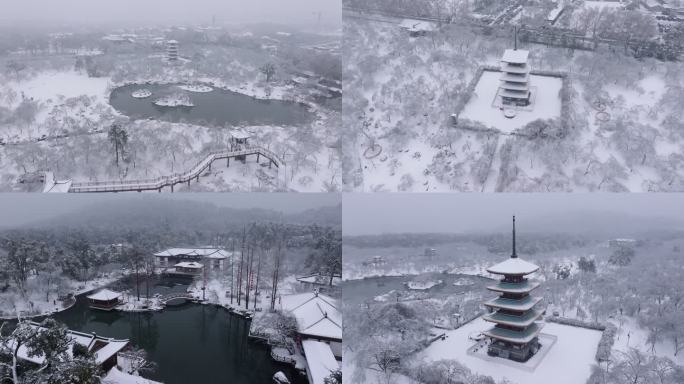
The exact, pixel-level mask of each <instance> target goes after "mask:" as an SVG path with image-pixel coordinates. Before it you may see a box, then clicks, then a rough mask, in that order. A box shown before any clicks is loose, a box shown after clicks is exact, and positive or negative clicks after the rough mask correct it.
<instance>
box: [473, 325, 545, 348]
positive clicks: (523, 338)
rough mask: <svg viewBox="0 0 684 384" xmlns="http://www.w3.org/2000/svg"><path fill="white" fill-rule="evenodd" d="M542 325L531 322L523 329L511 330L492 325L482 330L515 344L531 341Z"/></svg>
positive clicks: (493, 336) (488, 334) (487, 334)
mask: <svg viewBox="0 0 684 384" xmlns="http://www.w3.org/2000/svg"><path fill="white" fill-rule="evenodd" d="M542 327H543V325H542V324H540V323H532V325H530V326H529V327H527V328H526V329H525V330H523V331H513V330H510V329H505V328H500V327H493V328H491V329H489V330H486V331H484V332H482V334H484V335H485V336H489V337H492V338H495V339H498V340H504V341H508V342H511V343H516V344H525V343H529V342H530V341H532V340H533V339H534V338H535V337H537V336H538V335H539V333H540V332H541V329H542Z"/></svg>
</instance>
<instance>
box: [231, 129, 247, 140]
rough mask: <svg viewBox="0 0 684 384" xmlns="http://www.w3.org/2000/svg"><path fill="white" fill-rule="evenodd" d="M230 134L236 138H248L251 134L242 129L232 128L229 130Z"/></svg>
mask: <svg viewBox="0 0 684 384" xmlns="http://www.w3.org/2000/svg"><path fill="white" fill-rule="evenodd" d="M230 135H231V136H233V138H234V139H238V140H243V139H249V138H250V137H252V135H250V134H249V132H247V131H244V130H242V129H234V130H232V131H230Z"/></svg>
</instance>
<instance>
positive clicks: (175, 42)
mask: <svg viewBox="0 0 684 384" xmlns="http://www.w3.org/2000/svg"><path fill="white" fill-rule="evenodd" d="M167 43H169V44H178V40H168V41H167Z"/></svg>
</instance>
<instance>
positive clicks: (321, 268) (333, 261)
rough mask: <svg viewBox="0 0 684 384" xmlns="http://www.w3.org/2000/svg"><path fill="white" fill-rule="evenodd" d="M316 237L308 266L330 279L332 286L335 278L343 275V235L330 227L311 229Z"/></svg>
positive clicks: (308, 259)
mask: <svg viewBox="0 0 684 384" xmlns="http://www.w3.org/2000/svg"><path fill="white" fill-rule="evenodd" d="M311 234H312V235H313V237H314V247H313V248H314V249H313V252H311V253H310V254H309V257H308V258H307V260H306V266H307V267H309V268H311V269H313V270H314V271H317V272H319V273H320V274H322V275H324V276H327V277H329V284H330V286H332V283H333V278H334V277H335V276H341V274H342V234H341V232H340V231H338V230H335V229H333V228H330V227H325V228H321V227H319V226H312V227H311Z"/></svg>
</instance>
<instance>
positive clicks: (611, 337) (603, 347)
mask: <svg viewBox="0 0 684 384" xmlns="http://www.w3.org/2000/svg"><path fill="white" fill-rule="evenodd" d="M616 333H617V328H616V327H615V325H613V324H611V323H608V325H607V326H606V329H605V330H604V331H603V335H601V340H600V341H599V344H598V349H597V350H596V361H598V362H601V361H607V360H608V359H609V358H610V350H611V349H613V343H615V334H616Z"/></svg>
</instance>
